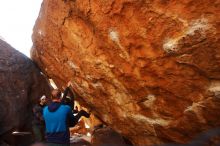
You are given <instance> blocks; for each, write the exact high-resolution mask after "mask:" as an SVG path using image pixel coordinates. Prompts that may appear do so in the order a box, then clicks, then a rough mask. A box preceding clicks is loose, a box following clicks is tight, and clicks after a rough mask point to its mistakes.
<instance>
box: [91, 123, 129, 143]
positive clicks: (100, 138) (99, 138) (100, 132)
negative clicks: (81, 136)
mask: <svg viewBox="0 0 220 146" xmlns="http://www.w3.org/2000/svg"><path fill="white" fill-rule="evenodd" d="M91 144H92V146H129V145H127V144H126V143H125V141H124V139H123V137H122V136H121V135H120V134H118V133H117V132H115V131H114V130H112V129H111V128H109V127H104V128H100V129H97V130H95V131H94V132H93V134H92V139H91Z"/></svg>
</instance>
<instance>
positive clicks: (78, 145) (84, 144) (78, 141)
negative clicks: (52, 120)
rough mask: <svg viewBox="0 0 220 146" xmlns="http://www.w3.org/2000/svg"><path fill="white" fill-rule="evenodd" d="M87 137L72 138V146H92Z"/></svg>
mask: <svg viewBox="0 0 220 146" xmlns="http://www.w3.org/2000/svg"><path fill="white" fill-rule="evenodd" d="M85 137H86V136H72V137H71V139H70V143H71V144H70V146H91V144H90V142H89V141H87V140H86V138H85Z"/></svg>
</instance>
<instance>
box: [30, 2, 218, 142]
mask: <svg viewBox="0 0 220 146" xmlns="http://www.w3.org/2000/svg"><path fill="white" fill-rule="evenodd" d="M219 14H220V2H219V1H218V0H212V1H209V0H204V1H195V0H184V1H178V0H173V1H169V0H75V1H72V0H64V1H62V0H44V1H43V4H42V7H41V11H40V13H39V17H38V19H37V21H36V25H35V28H34V33H33V42H34V45H33V49H32V58H33V59H34V61H35V62H36V63H37V64H38V65H39V66H40V68H41V69H42V70H43V72H44V73H45V74H47V75H48V76H49V77H50V78H51V79H53V80H54V81H55V83H56V84H57V86H58V87H59V88H62V87H64V86H65V85H66V83H67V82H68V81H71V82H72V83H73V87H72V88H73V89H74V90H76V92H77V93H78V94H79V95H80V96H81V98H78V99H79V100H80V101H79V102H80V103H81V104H85V105H86V106H87V108H91V109H92V110H93V112H94V114H95V115H97V116H98V117H99V118H100V119H101V120H103V121H104V122H105V123H107V124H108V125H109V126H110V127H112V128H113V129H114V130H116V131H117V132H119V133H121V134H123V135H124V136H125V137H127V138H128V139H129V140H131V141H132V142H133V143H134V144H135V145H146V144H156V143H165V142H177V143H186V142H187V141H189V140H191V139H192V138H194V137H195V136H196V135H197V134H198V133H200V132H202V131H206V130H207V129H211V128H214V127H217V126H220V118H219V117H220V99H219V96H218V95H219V93H220V43H219V41H220V22H219V20H220V15H219Z"/></svg>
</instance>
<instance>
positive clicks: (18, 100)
mask: <svg viewBox="0 0 220 146" xmlns="http://www.w3.org/2000/svg"><path fill="white" fill-rule="evenodd" d="M49 91H50V88H49V85H48V83H47V81H46V79H45V77H44V76H43V75H42V74H41V73H40V70H39V69H38V68H37V67H36V66H35V65H34V63H33V62H32V61H31V60H30V59H29V58H27V57H26V56H25V55H23V54H21V53H20V52H18V51H17V50H15V49H14V48H12V47H11V46H10V45H9V44H7V43H6V42H4V41H2V40H0V136H1V140H2V139H4V138H3V137H4V135H6V134H7V136H8V137H10V136H9V135H10V134H11V132H12V131H13V130H21V131H22V130H23V131H30V127H31V118H32V106H33V104H34V103H36V101H38V98H39V97H41V96H42V95H43V94H46V95H48V94H47V93H49ZM29 139H30V138H29ZM1 140H0V141H1ZM26 140H27V139H26Z"/></svg>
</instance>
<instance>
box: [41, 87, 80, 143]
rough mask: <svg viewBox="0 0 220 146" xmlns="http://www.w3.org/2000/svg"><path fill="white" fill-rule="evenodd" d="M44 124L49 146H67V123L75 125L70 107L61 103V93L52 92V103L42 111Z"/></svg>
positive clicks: (68, 135)
mask: <svg viewBox="0 0 220 146" xmlns="http://www.w3.org/2000/svg"><path fill="white" fill-rule="evenodd" d="M43 117H44V120H45V124H46V140H47V142H48V144H49V146H55V145H56V146H58V145H60V146H69V144H70V132H69V126H68V123H75V122H76V121H75V120H74V116H73V113H72V110H71V107H70V106H68V105H63V104H62V103H61V92H60V91H59V90H58V89H55V90H53V91H52V102H51V103H50V104H49V105H48V106H46V107H45V108H44V110H43Z"/></svg>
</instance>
